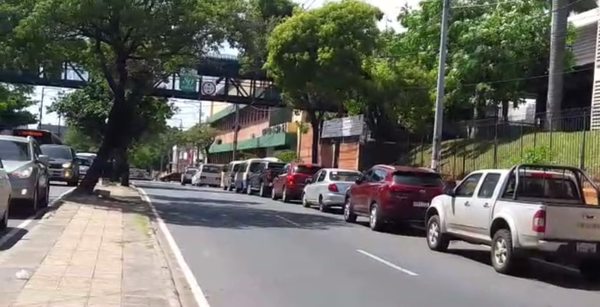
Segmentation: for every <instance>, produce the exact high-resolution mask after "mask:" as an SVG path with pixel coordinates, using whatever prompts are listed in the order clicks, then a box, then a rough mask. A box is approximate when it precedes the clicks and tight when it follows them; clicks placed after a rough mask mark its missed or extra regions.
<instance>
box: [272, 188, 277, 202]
mask: <svg viewBox="0 0 600 307" xmlns="http://www.w3.org/2000/svg"><path fill="white" fill-rule="evenodd" d="M271 199H272V200H277V194H276V193H275V187H273V188H271Z"/></svg>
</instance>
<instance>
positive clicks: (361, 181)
mask: <svg viewBox="0 0 600 307" xmlns="http://www.w3.org/2000/svg"><path fill="white" fill-rule="evenodd" d="M363 181H365V178H363V177H362V176H361V177H359V178H358V179H356V181H354V182H355V183H356V184H361V183H363Z"/></svg>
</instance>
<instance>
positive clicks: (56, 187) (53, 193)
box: [8, 183, 73, 229]
mask: <svg viewBox="0 0 600 307" xmlns="http://www.w3.org/2000/svg"><path fill="white" fill-rule="evenodd" d="M72 188H73V187H69V186H66V185H65V184H62V183H52V185H51V186H50V202H52V201H53V200H55V199H56V198H57V197H58V196H60V195H61V194H63V193H65V192H66V191H68V190H70V189H72ZM29 218H31V216H30V215H28V214H24V213H23V212H14V213H10V217H9V220H8V227H9V229H11V228H15V227H17V226H18V225H21V223H23V222H24V221H25V220H27V219H29ZM30 226H33V223H32V224H30Z"/></svg>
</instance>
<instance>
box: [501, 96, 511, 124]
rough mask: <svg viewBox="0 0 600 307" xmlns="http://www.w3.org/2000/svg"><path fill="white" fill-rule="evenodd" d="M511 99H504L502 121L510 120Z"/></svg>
mask: <svg viewBox="0 0 600 307" xmlns="http://www.w3.org/2000/svg"><path fill="white" fill-rule="evenodd" d="M509 105H510V103H509V101H508V100H503V101H502V121H503V122H505V123H506V122H508V108H509Z"/></svg>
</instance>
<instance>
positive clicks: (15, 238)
mask: <svg viewBox="0 0 600 307" xmlns="http://www.w3.org/2000/svg"><path fill="white" fill-rule="evenodd" d="M15 230H16V232H15V233H13V234H11V235H12V236H11V237H10V238H9V239H8V240H6V241H4V240H5V236H6V235H8V234H9V233H10V232H11V231H15ZM27 232H28V230H27V229H24V228H16V227H8V228H6V230H5V231H3V232H2V233H1V234H0V251H5V250H9V249H10V248H11V247H13V246H14V245H15V244H17V242H19V240H21V238H23V237H24V236H25V235H26V234H27Z"/></svg>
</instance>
